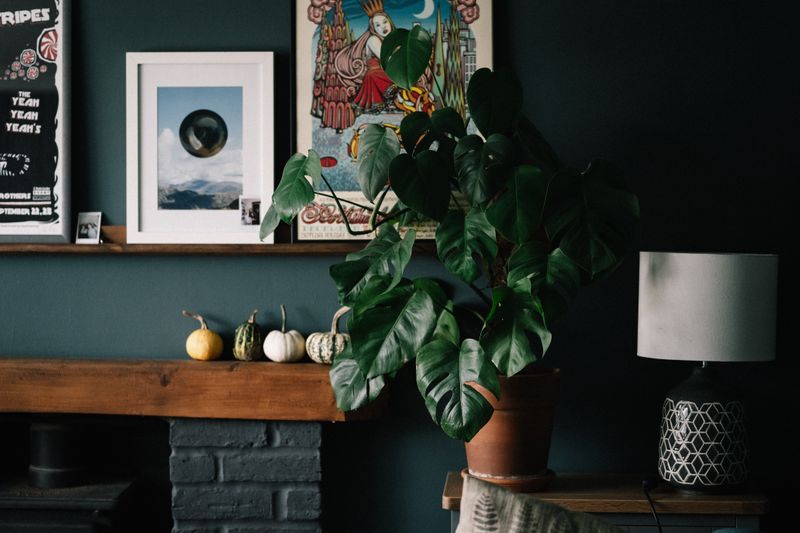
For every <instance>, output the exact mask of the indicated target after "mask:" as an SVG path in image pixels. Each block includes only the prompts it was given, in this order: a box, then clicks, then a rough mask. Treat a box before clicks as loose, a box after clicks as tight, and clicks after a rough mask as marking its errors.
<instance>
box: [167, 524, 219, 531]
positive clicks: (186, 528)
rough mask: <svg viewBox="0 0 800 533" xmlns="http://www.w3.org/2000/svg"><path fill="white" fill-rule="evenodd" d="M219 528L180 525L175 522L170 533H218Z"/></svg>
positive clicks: (214, 526) (213, 526)
mask: <svg viewBox="0 0 800 533" xmlns="http://www.w3.org/2000/svg"><path fill="white" fill-rule="evenodd" d="M220 531H222V530H221V528H218V527H216V525H197V524H181V523H180V522H176V523H175V525H173V526H172V533H220Z"/></svg>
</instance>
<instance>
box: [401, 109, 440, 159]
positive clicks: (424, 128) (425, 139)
mask: <svg viewBox="0 0 800 533" xmlns="http://www.w3.org/2000/svg"><path fill="white" fill-rule="evenodd" d="M431 126H432V123H431V117H429V116H428V114H427V113H423V112H422V111H415V112H413V113H411V114H409V115H407V116H406V117H405V118H404V119H403V121H402V122H400V137H401V138H402V139H403V148H405V149H406V152H408V153H409V154H411V155H414V152H416V151H418V150H419V151H421V150H427V149H428V148H429V147H430V145H431V143H432V142H433V136H432V135H428V132H429V131H430V129H431ZM395 155H397V154H395Z"/></svg>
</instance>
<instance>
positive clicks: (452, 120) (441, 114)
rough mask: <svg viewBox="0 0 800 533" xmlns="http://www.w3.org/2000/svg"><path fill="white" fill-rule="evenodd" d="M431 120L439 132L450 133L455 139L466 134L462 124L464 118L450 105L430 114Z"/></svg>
mask: <svg viewBox="0 0 800 533" xmlns="http://www.w3.org/2000/svg"><path fill="white" fill-rule="evenodd" d="M431 122H432V123H433V126H434V128H435V129H436V131H437V133H439V134H448V135H452V136H453V137H455V138H456V139H460V138H462V137H464V136H466V135H467V128H466V126H465V125H464V119H463V118H461V115H460V114H459V113H458V111H456V110H455V109H453V108H452V107H445V108H443V109H437V110H436V111H434V112H433V114H432V115H431Z"/></svg>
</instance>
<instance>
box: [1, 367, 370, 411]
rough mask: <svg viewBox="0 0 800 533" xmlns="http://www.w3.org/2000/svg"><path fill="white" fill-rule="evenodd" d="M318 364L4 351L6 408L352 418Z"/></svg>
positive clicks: (3, 400) (325, 370) (3, 396)
mask: <svg viewBox="0 0 800 533" xmlns="http://www.w3.org/2000/svg"><path fill="white" fill-rule="evenodd" d="M329 370H330V367H329V366H325V365H317V364H314V363H297V364H277V363H268V362H252V363H250V362H248V363H245V362H235V361H213V362H200V361H190V360H85V359H40V358H19V357H14V358H9V357H0V412H7V413H73V414H100V415H136V416H158V417H185V418H217V419H249V420H299V421H319V422H325V421H332V422H336V421H349V420H356V419H365V418H372V417H375V416H377V414H379V412H380V410H381V408H380V403H381V402H376V403H377V404H378V405H377V406H370V407H369V408H367V409H364V410H360V411H356V412H352V413H345V412H342V411H340V410H339V409H338V408H337V407H336V401H335V398H334V395H333V390H332V388H331V384H330V378H329V376H328V372H329Z"/></svg>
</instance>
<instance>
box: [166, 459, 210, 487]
mask: <svg viewBox="0 0 800 533" xmlns="http://www.w3.org/2000/svg"><path fill="white" fill-rule="evenodd" d="M215 477H216V473H215V468H214V458H213V457H212V456H211V455H209V454H208V453H204V452H196V453H176V452H174V451H173V453H172V455H171V456H170V458H169V479H170V481H172V482H173V483H183V482H189V483H203V482H207V481H214V478H215Z"/></svg>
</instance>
